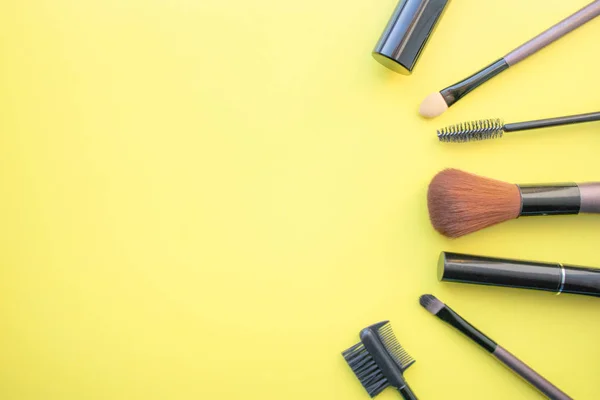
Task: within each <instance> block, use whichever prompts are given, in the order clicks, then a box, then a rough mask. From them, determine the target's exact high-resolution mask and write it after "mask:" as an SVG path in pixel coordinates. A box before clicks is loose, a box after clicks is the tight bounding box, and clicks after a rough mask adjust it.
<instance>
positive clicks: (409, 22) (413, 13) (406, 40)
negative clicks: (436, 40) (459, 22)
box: [372, 0, 450, 75]
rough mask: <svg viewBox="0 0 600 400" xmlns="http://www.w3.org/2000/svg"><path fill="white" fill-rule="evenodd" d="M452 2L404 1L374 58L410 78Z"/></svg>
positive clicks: (437, 0) (396, 10)
mask: <svg viewBox="0 0 600 400" xmlns="http://www.w3.org/2000/svg"><path fill="white" fill-rule="evenodd" d="M449 1H450V0H400V1H399V3H398V5H397V6H396V9H395V10H394V12H393V14H392V16H391V17H390V20H389V22H388V24H387V26H386V27H385V29H384V31H383V33H382V34H381V37H380V38H379V41H378V42H377V44H376V45H375V48H374V49H373V52H372V55H373V58H375V60H377V62H379V63H380V64H382V65H383V66H385V67H387V68H389V69H391V70H392V71H395V72H398V73H400V74H403V75H410V74H411V73H412V71H413V69H414V68H415V65H416V64H417V61H418V60H419V56H420V55H421V53H422V52H423V50H424V48H425V46H426V45H427V42H428V40H429V38H430V37H431V35H432V34H433V32H434V30H435V28H436V26H437V23H438V22H439V20H440V18H441V16H442V14H443V12H444V9H445V8H446V5H447V4H448V2H449Z"/></svg>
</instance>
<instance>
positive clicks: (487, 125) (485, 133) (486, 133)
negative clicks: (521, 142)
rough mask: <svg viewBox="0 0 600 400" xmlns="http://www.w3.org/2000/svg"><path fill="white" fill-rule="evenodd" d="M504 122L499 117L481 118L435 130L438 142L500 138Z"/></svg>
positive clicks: (462, 141)
mask: <svg viewBox="0 0 600 400" xmlns="http://www.w3.org/2000/svg"><path fill="white" fill-rule="evenodd" d="M503 133H504V123H503V122H502V120H500V119H482V120H479V121H470V122H462V123H460V124H456V125H450V126H447V127H445V128H442V129H440V130H438V131H437V136H438V139H439V140H440V142H455V143H464V142H471V141H476V140H486V139H495V138H501V137H502V134H503Z"/></svg>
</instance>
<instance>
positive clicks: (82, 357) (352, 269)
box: [0, 0, 600, 400]
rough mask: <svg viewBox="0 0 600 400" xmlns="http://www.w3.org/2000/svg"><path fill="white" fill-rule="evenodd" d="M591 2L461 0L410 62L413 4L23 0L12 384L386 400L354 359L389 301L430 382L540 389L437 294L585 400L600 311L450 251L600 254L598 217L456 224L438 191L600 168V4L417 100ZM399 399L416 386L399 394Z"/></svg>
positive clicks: (42, 389)
mask: <svg viewBox="0 0 600 400" xmlns="http://www.w3.org/2000/svg"><path fill="white" fill-rule="evenodd" d="M586 2H587V1H586V0H577V1H564V0H528V1H521V0H505V1H491V0H488V1H481V0H454V1H453V2H452V3H451V4H450V6H449V8H448V10H447V13H446V14H445V16H444V18H443V19H442V21H441V23H440V24H439V27H438V30H437V32H436V33H435V35H434V36H433V37H432V39H431V41H430V43H429V45H428V46H427V48H426V50H425V52H424V54H423V55H422V57H421V59H420V61H419V64H418V65H417V68H416V70H415V72H414V74H413V75H412V76H410V77H406V76H401V75H397V74H395V73H392V72H389V71H387V70H386V69H384V68H383V67H381V66H380V65H379V64H377V63H376V62H375V61H374V60H373V59H372V58H371V55H370V52H371V49H372V47H373V45H374V44H375V42H376V41H377V39H378V37H379V35H380V33H381V30H382V29H383V27H384V25H385V24H386V22H387V20H388V18H389V16H390V14H391V12H392V10H393V8H394V7H395V5H396V0H376V1H371V0H364V1H347V0H329V1H322V0H304V1H300V2H297V1H295V2H289V1H280V0H277V1H275V0H254V1H243V0H229V1H223V0H87V1H74V0H3V1H2V2H1V3H0V55H1V62H0V106H1V108H0V110H1V111H0V221H1V226H2V229H1V230H0V300H1V301H0V398H2V399H7V400H29V399H35V400H38V399H39V400H51V399H61V400H62V399H77V400H79V399H86V400H91V399H145V400H146V399H211V398H212V399H345V400H350V399H356V400H360V399H366V398H368V397H367V394H366V393H365V392H364V391H363V389H362V387H361V386H360V384H359V383H358V381H357V380H356V379H355V378H354V376H353V375H352V373H351V371H350V369H349V368H348V366H347V365H346V364H345V362H344V360H343V358H342V357H341V355H340V352H341V351H342V350H344V349H345V348H347V347H349V346H350V345H352V344H354V343H355V342H357V341H358V332H359V330H360V329H361V328H362V327H364V326H366V325H368V324H370V323H374V322H376V321H379V320H383V319H389V320H391V322H392V326H393V327H394V330H395V332H396V335H397V337H398V339H399V341H400V342H401V343H402V344H403V345H404V346H405V348H406V349H407V350H408V352H409V353H410V354H411V355H412V356H413V357H414V358H415V359H416V360H417V362H416V364H415V365H414V366H413V367H411V368H410V369H409V370H408V371H407V373H406V377H407V379H408V381H409V383H410V384H411V386H412V387H413V389H414V391H415V393H416V394H417V395H418V396H419V397H420V398H422V399H443V398H448V399H455V398H456V399H459V398H461V399H537V398H540V397H539V395H538V394H537V393H536V392H535V391H534V390H532V389H531V388H529V387H528V386H527V385H526V384H525V383H523V382H522V381H520V380H519V379H518V378H516V377H514V376H513V375H512V374H511V373H510V372H509V371H507V370H505V368H504V367H502V366H501V365H499V364H498V363H497V362H495V361H494V360H493V359H492V358H491V357H489V356H488V355H487V354H486V353H485V352H483V351H482V350H481V349H479V348H478V347H476V346H475V345H473V344H472V343H470V342H469V341H468V340H467V339H465V338H464V337H462V336H461V335H459V334H458V333H457V332H455V331H453V330H452V329H451V328H449V327H448V326H446V325H444V324H443V323H442V322H440V321H439V320H437V319H435V318H434V317H432V316H431V315H429V314H428V313H427V312H426V311H425V310H423V309H422V308H421V307H420V306H419V305H418V301H417V300H418V296H419V295H421V294H422V293H427V292H430V293H433V294H435V295H437V296H438V297H439V298H440V299H442V300H443V301H445V302H446V303H448V304H449V305H450V306H451V307H453V308H454V309H455V310H457V311H458V312H460V313H461V314H462V315H463V316H465V317H466V318H467V319H469V320H470V321H471V322H472V323H473V324H474V325H476V326H477V327H478V328H480V329H481V330H482V331H484V332H486V333H487V334H489V335H490V336H491V337H492V338H494V339H495V340H497V341H498V342H499V343H501V344H503V345H504V347H506V348H507V349H509V350H510V351H512V352H513V353H515V354H516V355H518V356H519V357H520V358H522V359H523V360H524V361H525V362H527V363H529V364H530V365H531V366H532V367H533V368H534V369H536V370H537V371H538V372H540V373H542V374H543V375H544V376H545V377H547V378H548V379H549V380H550V381H552V382H554V383H555V384H556V385H557V386H559V387H560V388H561V389H563V390H564V391H566V392H567V393H569V394H570V395H571V396H573V397H574V398H576V399H597V398H600V385H598V383H597V382H598V380H597V377H598V375H599V373H600V364H599V363H598V360H599V358H600V349H599V348H598V346H597V337H598V331H599V329H600V319H599V318H598V310H599V307H600V303H598V301H597V300H596V299H594V298H591V297H577V296H569V295H565V296H558V297H557V296H554V295H552V294H547V293H541V292H531V291H520V290H514V289H501V288H486V287H478V286H466V285H458V284H454V285H453V284H445V283H438V282H437V281H436V275H435V263H436V260H437V257H438V254H439V252H440V251H441V250H450V251H460V252H467V253H473V254H485V255H493V256H506V257H516V258H525V259H537V260H543V261H561V262H567V263H574V264H582V265H590V266H600V259H599V257H598V247H599V246H598V243H600V229H598V227H599V225H598V224H599V220H598V218H595V217H593V216H577V217H574V216H569V217H555V218H538V219H535V218H534V219H521V220H518V221H511V222H508V223H505V224H503V225H501V226H498V227H495V228H492V229H488V230H485V231H482V232H479V233H477V234H473V235H470V236H468V237H465V238H462V239H459V240H455V241H450V240H447V239H445V238H443V237H441V236H440V235H438V234H437V233H435V231H434V230H433V229H432V228H431V226H430V224H429V222H428V214H427V208H426V190H427V184H428V182H429V180H430V179H431V177H432V176H433V174H435V173H436V172H437V171H439V170H440V169H442V168H445V167H458V168H462V169H465V170H468V171H471V172H476V173H479V174H482V175H486V176H490V177H495V178H498V179H502V180H506V181H510V182H522V183H532V182H548V181H564V180H567V181H568V180H576V181H586V180H594V179H597V180H598V179H600V164H599V163H598V149H599V146H600V128H599V125H598V124H587V125H585V126H583V125H581V126H577V127H566V128H558V129H552V130H544V131H537V132H529V133H522V134H512V135H508V137H506V138H505V139H501V140H495V141H487V142H480V143H474V144H468V145H442V144H440V143H438V142H437V140H436V137H435V129H436V128H440V127H443V126H445V125H447V124H451V123H455V122H459V121H464V120H470V119H478V118H486V117H502V118H505V119H506V120H507V121H513V122H514V121H519V120H527V119H534V118H542V117H551V116H560V115H568V114H572V113H582V112H590V111H597V110H598V108H599V104H600V79H598V65H599V64H600V55H599V54H600V53H599V52H598V38H599V37H600V19H598V20H596V21H593V22H591V23H589V24H588V25H586V26H584V27H583V28H581V29H579V30H577V31H576V32H574V33H572V34H571V35H569V36H568V37H566V38H564V39H563V40H561V41H560V42H557V43H556V44H554V45H552V46H551V47H550V48H547V49H545V50H544V51H543V52H541V53H539V54H536V55H535V56H534V57H532V58H530V59H528V60H526V61H525V62H523V63H522V64H519V65H518V66H516V67H514V68H512V69H510V70H508V71H506V72H505V73H503V74H502V75H501V76H499V77H497V78H495V79H494V80H493V81H491V82H489V83H488V84H486V85H485V86H484V87H482V88H480V89H478V90H477V91H476V92H474V93H472V94H471V95H469V96H468V97H467V98H465V99H464V100H462V101H461V102H459V103H458V104H457V105H456V106H455V107H453V108H452V109H451V110H450V111H449V112H447V113H446V114H445V115H443V116H442V117H440V118H438V119H436V120H431V121H428V120H423V119H421V118H419V117H418V115H417V109H418V105H419V103H420V101H421V99H422V98H424V97H425V96H426V95H427V94H429V93H430V92H432V91H435V90H439V89H441V88H443V87H445V86H447V85H448V84H451V83H454V82H455V81H457V80H458V79H460V78H463V77H465V76H466V75H468V74H470V73H472V72H474V71H476V70H477V69H478V68H480V67H483V66H484V65H486V64H487V63H489V62H491V61H493V60H495V59H497V58H498V57H500V56H502V55H504V54H505V53H507V52H508V51H510V50H512V49H513V48H514V47H516V46H517V45H518V44H520V43H522V42H523V41H525V40H526V39H529V38H530V37H532V36H533V35H535V34H537V33H539V32H540V31H542V30H543V29H545V28H546V27H548V26H550V25H552V24H553V23H555V22H557V21H558V20H560V19H562V18H563V17H565V16H567V15H569V14H570V13H572V12H573V11H575V10H577V9H579V8H580V7H581V6H583V5H584V4H585V3H586ZM380 398H381V399H396V398H399V397H398V394H397V393H394V392H393V391H386V392H385V393H383V394H381V397H380Z"/></svg>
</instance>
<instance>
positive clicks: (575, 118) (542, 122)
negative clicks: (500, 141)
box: [503, 0, 600, 132]
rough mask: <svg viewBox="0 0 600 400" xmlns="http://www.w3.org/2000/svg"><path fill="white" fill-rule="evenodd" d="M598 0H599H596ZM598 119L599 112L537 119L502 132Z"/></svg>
mask: <svg viewBox="0 0 600 400" xmlns="http://www.w3.org/2000/svg"><path fill="white" fill-rule="evenodd" d="M598 1H600V0H598ZM593 121H600V112H593V113H587V114H578V115H569V116H567V117H558V118H547V119H538V120H535V121H527V122H516V123H512V124H506V125H504V128H503V129H504V132H516V131H525V130H528V129H538V128H549V127H552V126H561V125H571V124H580V123H583V122H593Z"/></svg>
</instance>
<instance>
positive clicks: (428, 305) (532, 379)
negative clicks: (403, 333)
mask: <svg viewBox="0 0 600 400" xmlns="http://www.w3.org/2000/svg"><path fill="white" fill-rule="evenodd" d="M419 303H421V306H423V308H425V309H426V310H427V311H429V312H430V313H432V314H433V315H435V316H436V317H438V318H439V319H441V320H442V321H445V322H447V323H448V324H450V325H451V326H453V327H454V328H456V329H458V330H459V331H460V332H461V333H463V334H464V335H465V336H467V337H468V338H469V339H471V340H472V341H474V342H475V343H477V344H478V345H479V346H481V347H483V348H484V349H485V350H486V351H488V352H489V353H490V354H491V355H493V356H494V358H495V359H496V360H498V361H500V362H501V363H502V364H504V365H506V366H507V367H508V368H510V369H511V370H512V371H514V372H515V373H516V374H517V375H519V376H520V377H521V378H523V379H525V380H526V381H527V382H529V383H530V384H532V385H533V386H534V387H535V388H536V389H538V390H539V391H540V392H542V393H543V394H545V395H546V396H547V397H548V398H550V399H552V400H568V399H571V397H569V396H568V395H567V394H565V393H564V392H563V391H561V390H560V389H559V388H557V387H556V386H554V385H553V384H552V383H550V382H549V381H548V380H546V378H544V377H543V376H541V375H540V374H538V373H537V372H535V371H534V370H533V369H531V368H530V367H529V366H527V364H525V363H524V362H523V361H521V360H519V359H518V358H517V357H515V356H514V355H512V354H511V353H509V352H508V350H506V349H505V348H503V347H502V346H500V345H499V344H497V343H496V342H494V341H493V340H492V339H490V338H489V337H487V336H486V335H484V334H483V333H481V332H480V331H479V330H477V328H475V327H474V326H473V325H471V324H470V323H468V322H467V321H466V320H465V319H464V318H462V317H461V316H460V315H458V314H457V313H456V312H454V311H453V310H452V309H451V308H450V307H448V306H447V305H445V304H444V303H442V302H441V301H440V300H438V299H437V298H436V297H435V296H432V295H430V294H424V295H423V296H421V297H420V298H419Z"/></svg>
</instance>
